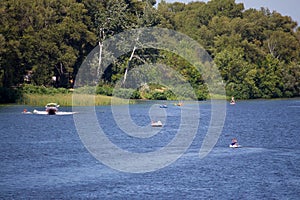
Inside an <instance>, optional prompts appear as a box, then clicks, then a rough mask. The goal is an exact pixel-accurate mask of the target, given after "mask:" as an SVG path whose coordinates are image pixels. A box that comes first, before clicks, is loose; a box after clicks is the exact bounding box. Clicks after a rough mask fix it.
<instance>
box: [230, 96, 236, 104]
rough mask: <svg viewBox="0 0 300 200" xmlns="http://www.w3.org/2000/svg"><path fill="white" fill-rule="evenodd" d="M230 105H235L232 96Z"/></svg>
mask: <svg viewBox="0 0 300 200" xmlns="http://www.w3.org/2000/svg"><path fill="white" fill-rule="evenodd" d="M230 105H235V100H234V97H233V96H232V97H231V101H230Z"/></svg>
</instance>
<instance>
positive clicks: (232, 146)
mask: <svg viewBox="0 0 300 200" xmlns="http://www.w3.org/2000/svg"><path fill="white" fill-rule="evenodd" d="M229 147H230V148H241V147H242V146H241V145H239V144H237V143H236V144H230V145H229Z"/></svg>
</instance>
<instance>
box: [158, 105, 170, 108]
mask: <svg viewBox="0 0 300 200" xmlns="http://www.w3.org/2000/svg"><path fill="white" fill-rule="evenodd" d="M159 107H160V108H168V106H167V105H166V104H163V105H160V106H159Z"/></svg>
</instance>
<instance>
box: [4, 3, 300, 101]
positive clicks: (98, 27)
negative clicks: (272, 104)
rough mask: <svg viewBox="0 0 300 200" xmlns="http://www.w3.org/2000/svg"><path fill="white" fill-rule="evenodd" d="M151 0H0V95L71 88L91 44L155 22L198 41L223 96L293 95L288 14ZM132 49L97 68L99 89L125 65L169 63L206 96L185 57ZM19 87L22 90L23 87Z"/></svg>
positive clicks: (297, 59) (293, 48)
mask: <svg viewBox="0 0 300 200" xmlns="http://www.w3.org/2000/svg"><path fill="white" fill-rule="evenodd" d="M155 3H156V2H155V0H142V1H140V0H106V1H99V0H84V1H79V0H57V1H52V0H42V1H40V0H14V1H11V0H2V1H0V45H1V49H0V87H1V88H2V89H1V90H0V96H1V102H6V101H10V102H12V101H14V99H15V98H17V97H18V96H19V94H18V92H17V91H16V90H15V89H14V88H16V87H20V86H23V85H24V84H25V83H27V84H31V85H36V86H40V87H41V88H45V87H57V88H72V87H73V84H74V80H75V79H76V74H77V72H78V69H79V67H80V65H81V64H82V62H83V60H84V59H85V57H86V56H87V55H88V53H89V52H90V51H91V50H92V49H93V48H94V47H96V46H99V47H100V46H101V44H102V42H103V41H104V40H105V39H107V38H109V37H111V36H113V35H115V34H118V33H120V32H123V31H125V30H129V29H133V28H138V27H154V26H159V27H164V28H169V29H173V30H175V31H178V32H181V33H184V34H186V35H188V36H189V37H191V38H193V39H194V40H196V41H198V42H199V43H200V44H201V45H202V46H203V47H204V48H205V49H206V50H207V51H208V52H209V54H210V55H211V56H212V58H213V59H214V61H215V63H216V65H217V66H218V67H219V70H220V73H221V75H222V77H223V80H224V82H225V83H226V92H227V95H229V96H231V95H234V96H235V97H236V98H240V99H248V98H276V97H295V96H300V81H299V77H300V28H299V27H297V23H296V22H294V21H293V20H292V19H291V18H290V17H287V16H282V15H281V14H280V13H277V12H275V11H274V12H270V11H269V10H268V9H267V8H262V9H261V10H255V9H248V10H245V9H244V6H243V4H240V3H235V1H234V0H211V1H209V2H208V3H204V2H192V3H189V4H183V3H166V2H165V1H161V3H159V4H158V5H157V7H155V6H154V5H155ZM120 48H121V47H120ZM133 52H134V55H135V56H133V57H132V59H131V58H130V55H131V53H132V52H128V54H126V55H123V56H122V57H121V58H119V60H118V61H116V62H115V63H114V64H113V65H110V67H109V68H108V69H107V70H106V71H104V72H100V71H98V72H97V73H99V74H102V78H101V80H100V81H99V85H100V87H98V88H97V93H98V94H105V95H112V92H113V89H112V88H113V87H114V84H116V83H117V82H118V81H120V79H122V77H123V76H124V73H125V72H127V70H130V69H132V68H134V67H136V66H139V65H142V64H144V63H155V62H159V63H163V64H165V65H167V66H171V67H173V68H174V69H176V71H178V72H179V73H180V74H181V75H182V77H184V78H185V79H186V80H188V81H189V83H190V84H191V85H192V86H193V88H194V90H195V93H196V95H197V98H198V99H205V98H207V97H208V96H207V95H208V91H207V88H206V86H205V83H204V81H203V79H202V76H201V74H200V73H199V72H198V71H197V70H195V68H194V67H193V66H191V65H190V64H189V63H187V62H186V61H185V60H183V59H181V58H179V57H178V56H176V55H173V54H171V53H169V52H163V51H158V50H155V49H144V50H136V51H133ZM153 81H155V80H153ZM124 82H125V80H124ZM128 88H129V87H127V89H128ZM60 90H61V92H64V90H63V89H60ZM23 91H27V92H28V86H26V87H25V88H24V90H23ZM41 91H42V92H43V91H44V90H42V89H41ZM48 91H49V90H45V92H48ZM66 91H68V90H66ZM126 93H131V94H133V95H132V96H131V97H133V98H141V97H142V98H149V99H153V98H155V99H173V98H174V94H173V93H172V91H170V90H168V89H166V90H163V91H161V92H159V91H155V90H154V89H153V90H151V91H149V92H148V93H144V94H143V92H142V91H139V92H137V91H136V90H132V89H131V90H130V91H127V90H126V84H125V89H123V90H119V91H118V92H117V93H116V94H117V95H118V96H121V97H123V96H124V95H125V94H126ZM147 95H148V96H147Z"/></svg>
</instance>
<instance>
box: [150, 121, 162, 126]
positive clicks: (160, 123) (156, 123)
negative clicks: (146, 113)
mask: <svg viewBox="0 0 300 200" xmlns="http://www.w3.org/2000/svg"><path fill="white" fill-rule="evenodd" d="M162 125H163V124H162V122H161V121H157V122H152V123H151V126H152V127H162Z"/></svg>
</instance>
